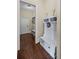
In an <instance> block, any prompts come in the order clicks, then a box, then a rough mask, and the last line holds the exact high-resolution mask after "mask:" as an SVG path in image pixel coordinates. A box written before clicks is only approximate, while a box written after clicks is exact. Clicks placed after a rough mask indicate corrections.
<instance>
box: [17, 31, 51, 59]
mask: <svg viewBox="0 0 79 59" xmlns="http://www.w3.org/2000/svg"><path fill="white" fill-rule="evenodd" d="M20 44H21V45H20V48H21V49H20V51H19V52H18V59H52V57H51V56H50V55H49V54H48V53H47V52H46V51H45V50H44V49H43V48H42V47H41V46H40V44H37V45H36V44H35V41H34V37H33V36H32V35H31V34H29V33H28V34H23V35H21V36H20Z"/></svg>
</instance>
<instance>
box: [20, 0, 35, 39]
mask: <svg viewBox="0 0 79 59" xmlns="http://www.w3.org/2000/svg"><path fill="white" fill-rule="evenodd" d="M35 16H36V6H35V5H32V4H30V3H27V2H24V1H20V35H23V34H27V33H29V34H32V35H33V36H34V37H35V32H36V31H35V28H36V27H35V25H36V24H35Z"/></svg>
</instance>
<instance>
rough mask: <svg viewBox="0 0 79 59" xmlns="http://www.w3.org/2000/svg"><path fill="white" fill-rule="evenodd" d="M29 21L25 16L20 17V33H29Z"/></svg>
mask: <svg viewBox="0 0 79 59" xmlns="http://www.w3.org/2000/svg"><path fill="white" fill-rule="evenodd" d="M29 25H30V22H29V19H28V18H26V17H21V19H20V34H25V33H30V32H31V30H30V27H29Z"/></svg>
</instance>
